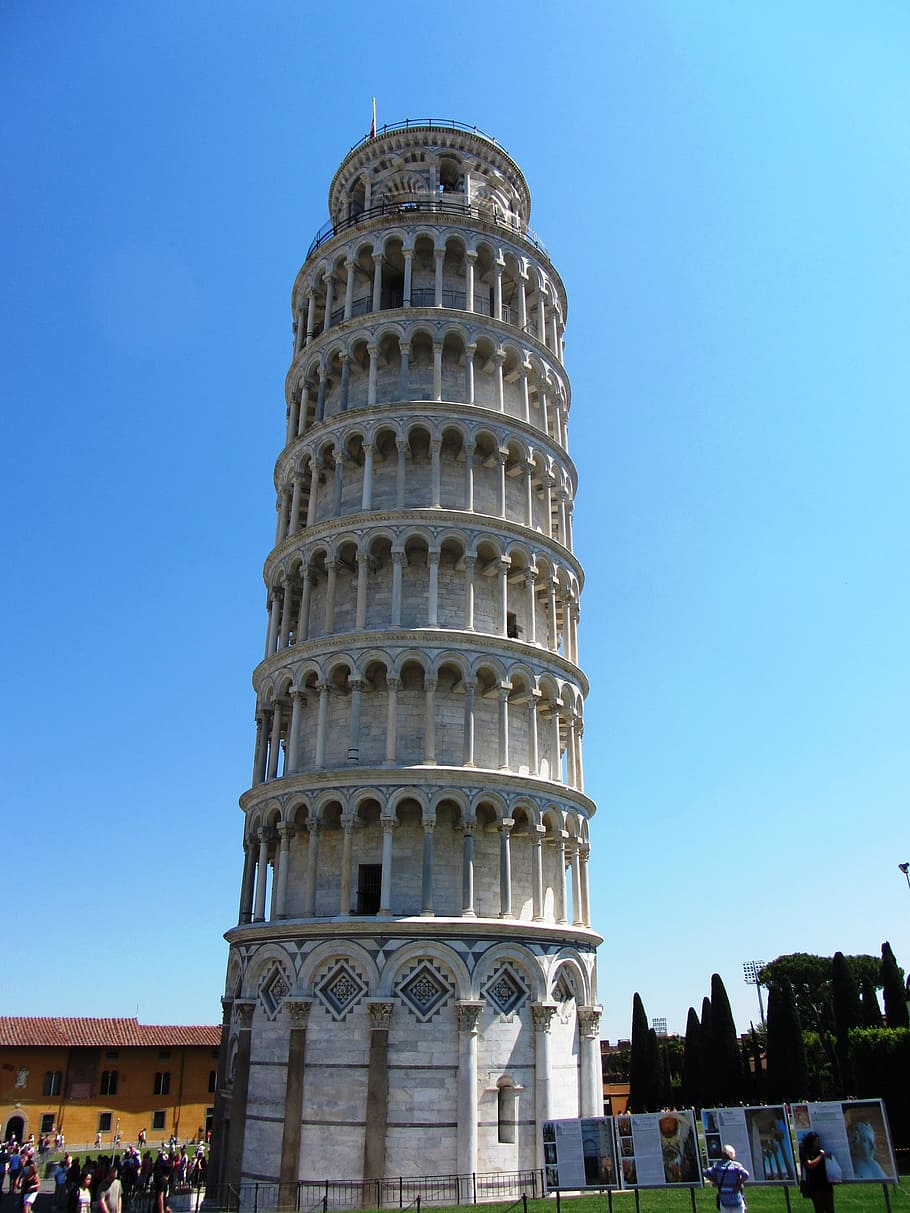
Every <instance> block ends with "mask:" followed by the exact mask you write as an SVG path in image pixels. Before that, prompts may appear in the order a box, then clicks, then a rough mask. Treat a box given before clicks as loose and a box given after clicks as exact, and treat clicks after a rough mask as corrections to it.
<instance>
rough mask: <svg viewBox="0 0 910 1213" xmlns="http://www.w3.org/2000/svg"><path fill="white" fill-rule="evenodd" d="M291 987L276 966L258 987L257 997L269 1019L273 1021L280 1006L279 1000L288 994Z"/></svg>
mask: <svg viewBox="0 0 910 1213" xmlns="http://www.w3.org/2000/svg"><path fill="white" fill-rule="evenodd" d="M290 992H291V986H290V983H289V982H288V980H287V978H286V977H285V975H284V974H283V973H282V971H281V969H279V968H278V966H277V965H276V966H275V968H274V969H272V971H271V973H270V974H269V975H268V977H267V978H266V979H265V981H264V982H263V983H262V985H261V986H260V987H259V997H260V998H261V999H262V1005H263V1007H264V1008H265V1013H266V1015H267V1016H268V1017H269V1019H274V1018H275V1016H276V1015H277V1014H278V1009H279V1007H280V1006H281V1000H282V998H284V996H285V995H286V994H290Z"/></svg>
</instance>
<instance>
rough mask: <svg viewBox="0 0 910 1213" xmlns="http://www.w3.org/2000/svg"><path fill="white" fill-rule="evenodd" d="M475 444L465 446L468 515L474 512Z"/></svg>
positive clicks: (465, 493)
mask: <svg viewBox="0 0 910 1213" xmlns="http://www.w3.org/2000/svg"><path fill="white" fill-rule="evenodd" d="M476 449H477V445H476V443H474V442H466V443H465V444H464V508H465V510H466V511H467V513H469V514H472V513H473V512H474V451H475V450H476Z"/></svg>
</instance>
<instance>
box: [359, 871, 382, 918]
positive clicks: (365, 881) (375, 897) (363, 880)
mask: <svg viewBox="0 0 910 1213" xmlns="http://www.w3.org/2000/svg"><path fill="white" fill-rule="evenodd" d="M381 892H382V864H381V863H362V864H361V865H360V867H359V869H358V872H357V913H358V914H378V913H379V899H380V894H381Z"/></svg>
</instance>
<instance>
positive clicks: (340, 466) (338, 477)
mask: <svg viewBox="0 0 910 1213" xmlns="http://www.w3.org/2000/svg"><path fill="white" fill-rule="evenodd" d="M346 459H347V456H346V455H345V453H344V451H336V452H335V481H334V484H333V485H332V513H333V514H334V516H335V517H336V518H340V517H341V495H342V493H343V492H344V464H345V460H346Z"/></svg>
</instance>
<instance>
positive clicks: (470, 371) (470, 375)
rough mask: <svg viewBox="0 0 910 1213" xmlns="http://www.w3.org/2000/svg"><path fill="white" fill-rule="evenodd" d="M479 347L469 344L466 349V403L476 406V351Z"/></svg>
mask: <svg viewBox="0 0 910 1213" xmlns="http://www.w3.org/2000/svg"><path fill="white" fill-rule="evenodd" d="M476 349H477V346H476V345H475V344H474V343H473V342H468V344H467V345H466V346H465V347H464V402H465V404H474V403H475V401H474V351H475V350H476Z"/></svg>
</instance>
